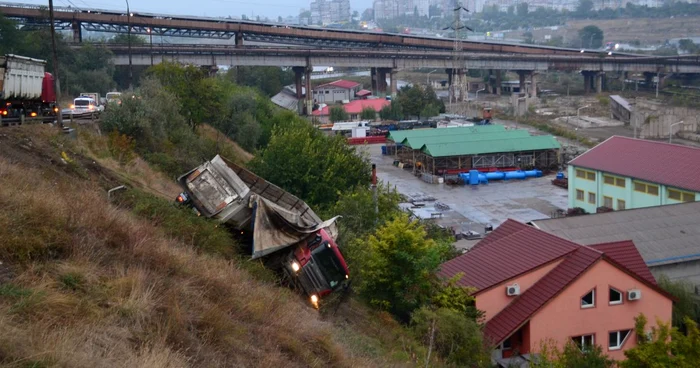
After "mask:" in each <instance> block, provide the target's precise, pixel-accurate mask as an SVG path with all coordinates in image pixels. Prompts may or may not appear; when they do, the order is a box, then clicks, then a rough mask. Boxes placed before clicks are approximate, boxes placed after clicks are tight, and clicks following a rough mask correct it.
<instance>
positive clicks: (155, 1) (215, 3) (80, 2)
mask: <svg viewBox="0 0 700 368" xmlns="http://www.w3.org/2000/svg"><path fill="white" fill-rule="evenodd" d="M15 2H17V3H25V4H28V3H31V4H39V5H46V6H48V4H49V2H48V0H45V1H37V0H24V1H15ZM309 3H310V0H194V1H193V0H129V5H130V8H131V10H132V11H139V10H140V11H143V12H149V13H166V14H182V15H196V16H207V17H218V16H228V15H231V16H238V17H240V16H241V14H246V15H248V16H251V15H255V16H257V15H260V16H267V17H270V18H277V16H280V15H281V16H282V17H284V16H287V15H298V14H299V10H300V9H302V8H305V9H308V8H309ZM54 6H71V7H76V8H99V9H110V10H118V9H125V8H126V2H125V0H54ZM371 6H372V0H350V7H351V8H352V9H353V10H357V11H359V12H360V13H362V11H363V10H364V9H366V8H369V7H371Z"/></svg>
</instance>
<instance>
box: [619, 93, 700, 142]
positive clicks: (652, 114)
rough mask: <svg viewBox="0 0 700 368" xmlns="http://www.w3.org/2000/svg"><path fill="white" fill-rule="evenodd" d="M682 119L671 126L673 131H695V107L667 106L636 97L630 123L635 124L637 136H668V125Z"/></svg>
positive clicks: (698, 119) (697, 118)
mask: <svg viewBox="0 0 700 368" xmlns="http://www.w3.org/2000/svg"><path fill="white" fill-rule="evenodd" d="M679 121H684V122H685V124H679V125H676V126H674V127H673V132H674V133H678V132H697V131H698V127H699V125H700V114H698V110H697V109H690V108H686V107H667V106H665V105H662V104H659V103H655V102H652V101H648V100H643V99H638V100H637V102H636V105H635V106H634V107H633V109H632V117H631V119H630V125H631V126H632V127H634V126H635V125H636V126H637V134H638V137H639V138H668V132H669V127H670V126H671V124H673V123H677V122H679Z"/></svg>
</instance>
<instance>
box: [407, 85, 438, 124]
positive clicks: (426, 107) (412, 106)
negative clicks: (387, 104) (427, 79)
mask: <svg viewBox="0 0 700 368" xmlns="http://www.w3.org/2000/svg"><path fill="white" fill-rule="evenodd" d="M396 99H397V101H398V102H399V103H400V104H401V107H402V108H403V112H404V117H405V116H415V117H418V118H420V117H421V116H425V115H423V113H429V114H433V115H432V116H435V115H437V113H439V112H444V111H445V104H444V103H443V102H442V100H440V99H439V98H438V97H437V95H436V94H435V91H434V90H433V88H432V87H430V86H428V87H426V88H423V87H422V86H421V85H418V84H416V85H413V86H411V87H404V88H402V89H401V91H399V94H398V96H397V98H396ZM436 111H437V113H435V112H436Z"/></svg>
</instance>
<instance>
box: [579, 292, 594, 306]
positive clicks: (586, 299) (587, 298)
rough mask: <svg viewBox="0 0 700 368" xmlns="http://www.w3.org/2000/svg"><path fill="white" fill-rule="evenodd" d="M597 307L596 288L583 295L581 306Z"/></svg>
mask: <svg viewBox="0 0 700 368" xmlns="http://www.w3.org/2000/svg"><path fill="white" fill-rule="evenodd" d="M593 307H595V289H593V290H591V291H589V292H588V294H586V295H584V296H583V297H581V308H593Z"/></svg>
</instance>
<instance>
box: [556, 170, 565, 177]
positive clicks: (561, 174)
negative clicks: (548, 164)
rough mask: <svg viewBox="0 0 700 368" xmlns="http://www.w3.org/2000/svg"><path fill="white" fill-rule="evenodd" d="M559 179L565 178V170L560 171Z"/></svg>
mask: <svg viewBox="0 0 700 368" xmlns="http://www.w3.org/2000/svg"><path fill="white" fill-rule="evenodd" d="M557 179H564V172H562V171H560V172H558V173H557Z"/></svg>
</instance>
